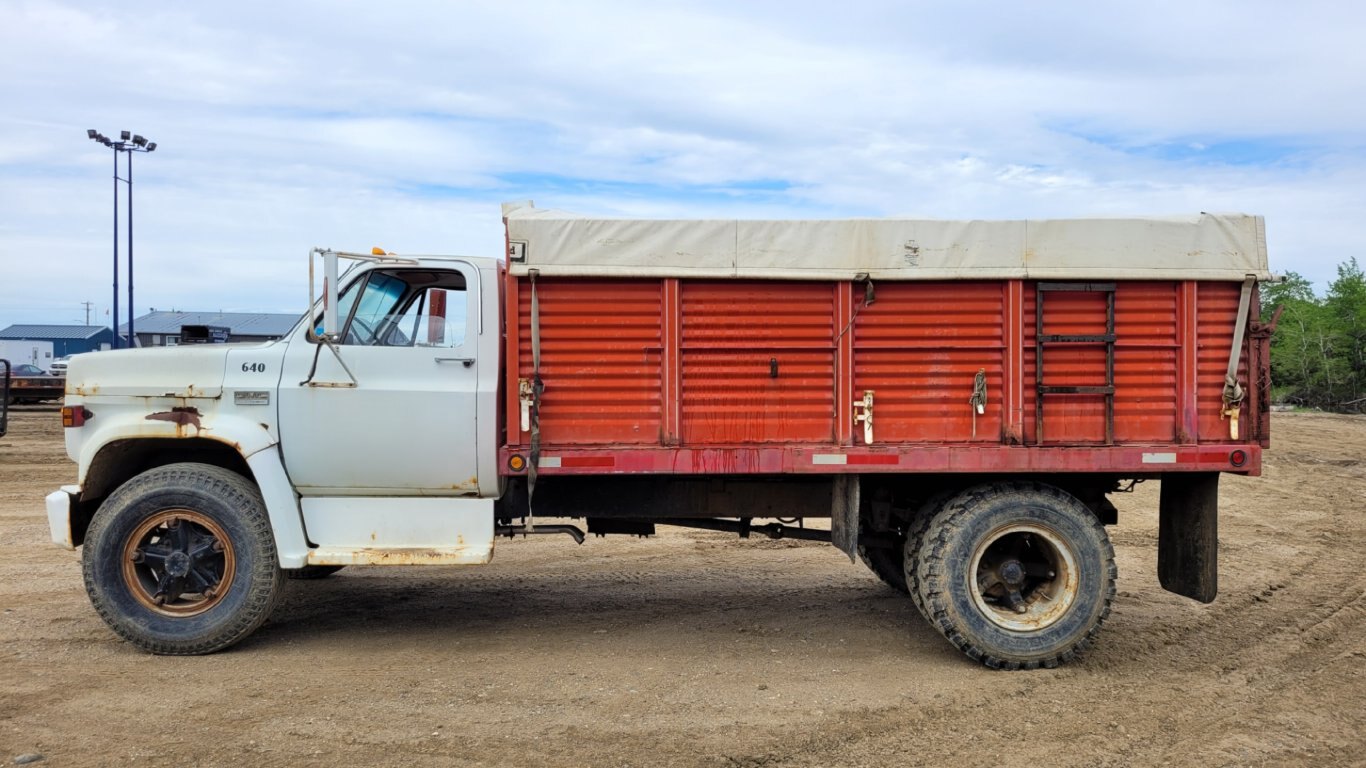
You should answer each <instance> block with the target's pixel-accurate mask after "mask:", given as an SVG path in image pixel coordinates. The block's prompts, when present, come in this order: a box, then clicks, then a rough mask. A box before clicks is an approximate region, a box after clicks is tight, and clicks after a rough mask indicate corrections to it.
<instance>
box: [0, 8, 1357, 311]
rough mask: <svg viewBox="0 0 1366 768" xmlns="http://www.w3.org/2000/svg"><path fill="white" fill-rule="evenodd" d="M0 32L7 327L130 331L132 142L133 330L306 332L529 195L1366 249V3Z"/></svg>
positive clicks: (492, 246)
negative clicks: (246, 316) (344, 299)
mask: <svg viewBox="0 0 1366 768" xmlns="http://www.w3.org/2000/svg"><path fill="white" fill-rule="evenodd" d="M0 18H3V19H4V23H3V24H0V104H3V105H4V106H3V108H0V328H4V327H6V326H8V325H10V324H12V323H83V322H85V319H86V316H87V307H86V305H85V304H84V303H85V302H90V310H89V311H90V315H89V317H90V322H91V323H92V324H96V325H100V324H108V323H109V314H108V313H109V308H110V304H111V300H112V295H111V294H112V285H111V283H112V280H113V268H112V260H113V197H114V187H115V182H114V181H113V179H112V174H113V162H114V159H113V157H112V156H113V154H114V153H113V151H112V150H110V149H108V148H106V147H104V146H102V145H99V144H97V143H95V142H93V141H90V140H88V139H87V138H86V130H87V129H88V128H94V129H96V130H98V131H100V132H102V133H104V134H106V135H109V136H114V137H117V135H118V132H119V131H120V130H130V131H133V132H134V133H137V134H141V135H143V136H146V137H147V138H148V139H150V140H151V141H155V142H156V143H157V145H158V146H157V149H156V151H155V152H154V153H151V154H139V155H136V156H135V157H134V159H133V192H134V249H135V250H134V253H135V270H136V272H135V276H134V277H135V283H134V285H135V301H134V307H135V309H136V312H137V314H138V315H141V314H144V313H145V312H147V311H150V310H151V309H153V308H156V309H163V310H166V309H179V310H186V311H215V310H223V311H262V312H301V311H302V310H303V309H304V307H305V306H306V304H307V301H308V265H307V254H308V250H309V248H311V247H313V246H327V247H334V248H338V249H343V250H368V249H369V248H371V247H372V246H379V247H383V248H386V249H388V250H390V251H392V252H396V253H400V254H403V253H408V254H419V253H443V254H462V255H476V256H479V255H487V256H497V255H499V254H500V252H501V250H502V229H501V221H500V207H499V206H500V203H502V202H504V201H512V200H528V199H529V200H534V201H535V202H536V204H537V206H539V207H546V208H560V209H565V210H570V211H574V212H576V213H583V214H590V215H603V216H645V217H651V216H654V217H667V218H689V217H713V218H715V217H725V218H832V217H881V216H902V217H913V218H944V219H963V218H971V219H996V218H999V219H1020V218H1042V217H1054V218H1057V217H1087V216H1123V215H1163V214H1183V213H1193V212H1198V211H1214V212H1242V213H1253V214H1260V215H1263V216H1265V217H1266V228H1267V241H1268V248H1269V252H1270V260H1271V267H1272V270H1273V271H1276V272H1280V273H1283V272H1286V271H1292V270H1293V271H1295V272H1298V273H1299V274H1301V275H1303V276H1305V277H1307V278H1309V279H1310V280H1311V281H1313V282H1314V283H1315V286H1316V288H1317V289H1318V290H1320V291H1322V290H1324V289H1325V288H1326V286H1327V284H1328V283H1329V282H1330V281H1331V280H1332V279H1333V278H1334V277H1335V276H1336V267H1337V265H1338V264H1339V263H1342V262H1343V261H1345V260H1347V259H1348V258H1350V257H1359V258H1363V260H1366V253H1363V248H1362V243H1366V45H1363V44H1362V42H1361V41H1362V40H1363V39H1366V5H1363V6H1358V5H1357V4H1353V3H1346V2H1312V1H1310V2H1296V3H1287V2H1284V0H1280V1H1278V2H1260V1H1258V0H1242V1H1240V2H1220V1H1218V0H1208V1H1206V2H1194V3H1192V2H1188V1H1187V2H1179V3H1177V2H1162V1H1160V0H1159V1H1151V2H1144V3H1123V4H1120V3H1095V2H1047V0H1041V1H1040V2H1035V3H1007V2H974V1H972V0H967V1H964V2H954V3H935V2H915V1H914V0H908V1H903V2H859V1H858V0H845V2H840V3H831V2H805V1H804V0H783V1H782V2H777V1H770V0H750V1H746V0H729V1H728V2H720V1H718V2H710V1H705V0H704V1H699V2H646V1H645V0H636V1H635V2H612V1H606V0H577V1H576V2H572V3H568V2H537V1H536V0H522V1H520V2H516V3H509V2H478V1H473V0H471V1H469V2H461V1H459V0H446V1H444V2H442V1H438V0H428V1H427V2H405V1H403V0H389V1H388V2H385V3H370V2H366V3H359V2H349V1H344V0H329V1H328V2H306V1H303V2H289V1H285V2H280V1H278V0H277V2H272V3H264V2H256V1H255V0H244V1H242V2H233V3H166V2H140V1H139V0H129V1H127V2H122V3H119V4H117V5H115V4H106V3H83V2H69V1H67V0H43V1H40V2H28V1H26V0H0ZM124 186H125V188H124V189H121V190H120V193H119V194H120V202H121V205H126V185H124ZM125 217H126V208H121V210H120V220H119V239H120V243H119V248H120V251H121V253H122V254H123V255H122V256H121V257H120V258H121V260H126V258H127V256H126V247H127V246H126V234H127V233H126V229H125V228H126V226H127V221H126V218H125ZM123 268H124V269H126V265H125V266H124V267H123ZM119 281H120V294H121V295H120V297H119V302H120V311H121V315H122V316H123V317H126V312H127V293H126V286H127V275H126V273H124V274H122V275H121V276H120V278H119ZM121 319H123V318H121Z"/></svg>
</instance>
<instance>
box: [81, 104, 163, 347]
mask: <svg viewBox="0 0 1366 768" xmlns="http://www.w3.org/2000/svg"><path fill="white" fill-rule="evenodd" d="M85 135H86V138H89V139H91V140H93V141H97V142H99V143H101V144H103V145H104V146H106V147H109V148H111V149H113V150H114V306H113V315H114V317H113V326H114V343H113V347H114V348H115V349H118V346H119V182H120V181H122V182H124V183H125V184H127V185H128V346H130V347H131V346H133V344H134V343H135V339H136V338H137V337H136V336H135V335H134V334H135V331H134V328H133V315H134V311H133V153H134V152H151V151H153V150H155V149H156V148H157V145H156V142H148V141H147V139H145V138H143V137H142V136H141V135H135V134H133V133H132V132H131V131H120V132H119V137H120V138H119V140H118V141H113V140H111V139H110V138H109V137H108V136H105V135H104V134H102V133H100V132H99V131H97V130H95V129H94V128H91V129H88V130H87V131H86V132H85ZM120 152H124V153H127V155H128V177H127V178H120V177H119V153H120Z"/></svg>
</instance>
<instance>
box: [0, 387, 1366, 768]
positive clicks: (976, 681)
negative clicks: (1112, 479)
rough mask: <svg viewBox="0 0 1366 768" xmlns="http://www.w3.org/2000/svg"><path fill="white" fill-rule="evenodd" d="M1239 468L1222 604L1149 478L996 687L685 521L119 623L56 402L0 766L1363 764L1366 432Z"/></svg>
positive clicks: (18, 526)
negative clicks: (1103, 562) (63, 520)
mask: <svg viewBox="0 0 1366 768" xmlns="http://www.w3.org/2000/svg"><path fill="white" fill-rule="evenodd" d="M1273 435H1274V440H1275V443H1274V446H1273V449H1272V450H1271V451H1270V452H1269V453H1268V454H1267V457H1266V462H1265V465H1266V475H1265V477H1262V478H1225V479H1224V481H1223V487H1222V503H1223V507H1222V512H1223V514H1222V516H1221V518H1220V538H1221V573H1220V587H1221V594H1220V597H1219V599H1218V600H1217V601H1216V602H1215V603H1213V604H1212V605H1200V604H1197V603H1194V602H1191V601H1189V600H1186V599H1184V598H1180V597H1177V596H1175V595H1172V594H1169V593H1167V592H1163V591H1162V590H1161V589H1160V588H1159V587H1158V585H1157V576H1156V541H1157V511H1156V510H1157V487H1156V486H1157V484H1156V483H1146V484H1143V485H1140V486H1139V487H1138V489H1137V491H1136V492H1135V493H1133V494H1128V495H1120V496H1117V497H1115V501H1116V504H1117V506H1119V508H1120V524H1119V525H1118V526H1117V527H1114V528H1112V529H1111V530H1110V533H1111V536H1112V538H1113V540H1114V542H1115V548H1116V551H1117V556H1118V562H1119V568H1120V578H1119V594H1118V597H1117V598H1116V600H1115V604H1114V612H1113V614H1112V615H1111V617H1110V619H1109V621H1108V623H1107V624H1106V628H1105V630H1104V631H1103V633H1102V634H1101V636H1100V638H1099V641H1098V642H1097V644H1096V646H1095V647H1094V648H1093V649H1092V650H1091V651H1090V652H1089V653H1087V654H1086V656H1084V657H1083V658H1082V659H1080V660H1079V661H1077V662H1075V663H1073V664H1071V665H1068V666H1066V667H1064V668H1062V669H1057V670H1041V671H1036V672H1016V673H1009V672H992V671H990V670H987V669H985V668H982V667H979V666H977V665H976V664H974V663H972V662H971V661H969V660H968V659H967V658H966V657H963V656H961V655H960V654H959V653H958V652H957V651H955V650H954V649H952V648H951V647H950V646H949V645H948V643H947V642H945V641H944V640H943V639H942V638H940V637H939V636H938V635H937V634H936V633H935V632H934V631H933V630H932V629H930V627H929V626H928V625H926V624H925V623H924V621H923V620H922V619H921V618H920V617H919V615H918V614H917V613H916V610H915V608H914V607H913V606H912V605H911V603H910V601H909V599H907V598H905V597H903V596H901V595H899V594H897V593H895V592H893V591H892V590H890V589H889V588H887V587H885V586H883V585H882V584H881V583H880V582H879V581H877V579H876V578H875V577H874V576H872V574H870V573H868V572H867V571H866V570H864V569H863V567H862V566H859V565H851V564H850V563H849V561H848V559H847V558H845V557H844V556H843V555H841V554H840V553H838V552H837V551H835V550H834V549H833V548H832V547H830V546H829V545H826V544H817V543H802V542H792V541H776V542H775V541H768V540H757V539H750V540H740V539H737V538H735V537H732V536H727V535H723V534H713V533H707V532H699V531H686V530H666V531H664V532H663V533H662V535H660V536H658V537H655V538H652V539H648V540H638V539H628V538H619V537H613V538H608V539H590V540H589V541H588V542H587V543H586V544H584V545H583V546H575V545H574V544H573V542H572V541H570V540H569V539H568V538H567V537H542V538H540V539H535V540H517V541H511V542H500V543H499V545H498V552H497V557H496V558H495V562H494V563H493V564H492V565H490V566H486V567H481V568H467V569H462V568H425V569H424V568H412V567H409V568H391V569H383V568H376V567H371V568H348V569H346V570H344V571H342V572H341V573H339V574H337V575H335V576H333V577H331V578H328V579H325V580H321V581H314V582H289V583H288V584H287V590H288V593H287V595H286V597H285V599H284V601H283V602H282V604H281V606H280V608H279V609H278V610H277V611H276V613H275V614H274V616H273V617H272V618H271V620H270V621H269V622H267V624H266V625H265V626H264V627H262V628H261V629H260V630H258V631H257V632H256V633H255V634H254V635H252V636H251V637H250V638H248V639H247V640H246V641H245V642H243V643H241V644H240V645H238V646H236V647H235V648H233V649H231V650H229V651H227V652H224V653H220V654H217V655H213V656H208V657H201V658H158V657H152V656H148V655H145V654H143V653H141V652H139V651H137V650H135V649H134V648H132V647H131V646H129V645H128V644H126V643H124V642H122V641H120V640H119V639H118V638H117V637H116V636H115V635H114V634H113V633H112V632H111V631H109V630H108V629H107V628H106V627H105V626H104V624H103V623H101V621H100V620H99V618H98V617H97V616H96V614H95V612H94V610H93V609H92V608H91V607H90V603H89V602H88V600H87V599H86V596H85V592H84V590H83V588H82V585H81V575H80V562H79V556H78V554H77V553H71V552H66V551H63V550H60V549H57V548H55V547H53V546H51V545H50V544H48V543H47V541H48V534H47V524H46V519H45V517H44V515H43V509H42V497H43V496H44V495H45V494H46V493H48V492H49V491H51V490H53V489H55V488H56V487H57V486H58V485H60V484H62V483H69V482H73V481H74V477H75V468H74V465H72V464H71V463H70V462H68V461H67V459H66V456H65V454H64V451H63V448H62V445H61V427H60V425H59V423H58V418H57V415H56V413H55V412H54V411H53V410H52V409H51V408H46V409H33V410H22V409H21V410H19V411H18V412H16V413H15V414H14V415H13V419H12V423H11V432H10V434H9V435H8V436H7V437H4V438H0V763H3V764H7V763H12V762H13V761H14V759H15V758H16V757H19V756H21V755H29V756H32V755H42V756H43V758H44V759H43V760H42V761H40V762H38V763H36V765H40V766H88V765H131V764H140V765H154V766H160V765H176V766H191V765H202V766H220V765H243V766H277V765H278V766H285V765H288V766H310V765H318V766H354V765H364V766H370V765H375V766H387V765H402V766H481V765H487V766H502V765H528V766H530V765H545V766H654V765H677V766H780V765H781V766H789V765H790V766H836V765H851V766H878V767H879V768H882V767H883V766H891V765H934V766H941V765H953V766H991V767H992V768H999V767H1000V766H1014V765H1021V766H1042V765H1048V766H1127V765H1173V766H1201V767H1202V768H1203V767H1204V766H1219V765H1237V766H1244V765H1270V766H1296V765H1344V766H1346V765H1363V764H1366V465H1364V464H1363V460H1364V459H1366V418H1361V417H1345V416H1329V415H1319V414H1294V413H1278V414H1275V419H1274V426H1273Z"/></svg>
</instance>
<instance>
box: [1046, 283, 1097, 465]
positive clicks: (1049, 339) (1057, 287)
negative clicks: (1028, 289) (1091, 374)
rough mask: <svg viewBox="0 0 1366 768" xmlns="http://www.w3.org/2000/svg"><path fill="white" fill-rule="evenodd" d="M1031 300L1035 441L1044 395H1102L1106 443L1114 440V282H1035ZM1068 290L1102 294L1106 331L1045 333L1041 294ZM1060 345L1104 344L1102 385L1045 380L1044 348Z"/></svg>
mask: <svg viewBox="0 0 1366 768" xmlns="http://www.w3.org/2000/svg"><path fill="white" fill-rule="evenodd" d="M1035 290H1036V292H1037V293H1036V294H1035V299H1034V315H1035V317H1034V323H1035V325H1034V383H1035V386H1037V387H1038V393H1039V394H1038V399H1037V402H1035V404H1034V440H1035V442H1036V443H1038V444H1043V439H1044V438H1043V434H1044V433H1043V402H1044V397H1045V396H1047V395H1104V396H1105V445H1114V443H1115V284H1114V283H1038V284H1037V285H1036V286H1035ZM1061 291H1071V292H1081V291H1084V292H1088V293H1104V294H1105V333H1103V334H1045V333H1044V296H1046V295H1048V294H1049V293H1055V292H1061ZM1060 344H1104V345H1105V384H1104V386H1055V385H1050V384H1046V383H1044V364H1043V361H1044V349H1045V347H1048V346H1050V345H1060Z"/></svg>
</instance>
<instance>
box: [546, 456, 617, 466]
mask: <svg viewBox="0 0 1366 768" xmlns="http://www.w3.org/2000/svg"><path fill="white" fill-rule="evenodd" d="M616 465H617V458H616V457H615V456H565V457H563V458H561V459H560V466H561V467H564V468H565V469H569V468H570V467H575V468H580V469H582V468H590V467H595V468H598V469H604V468H608V467H615V466H616Z"/></svg>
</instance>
